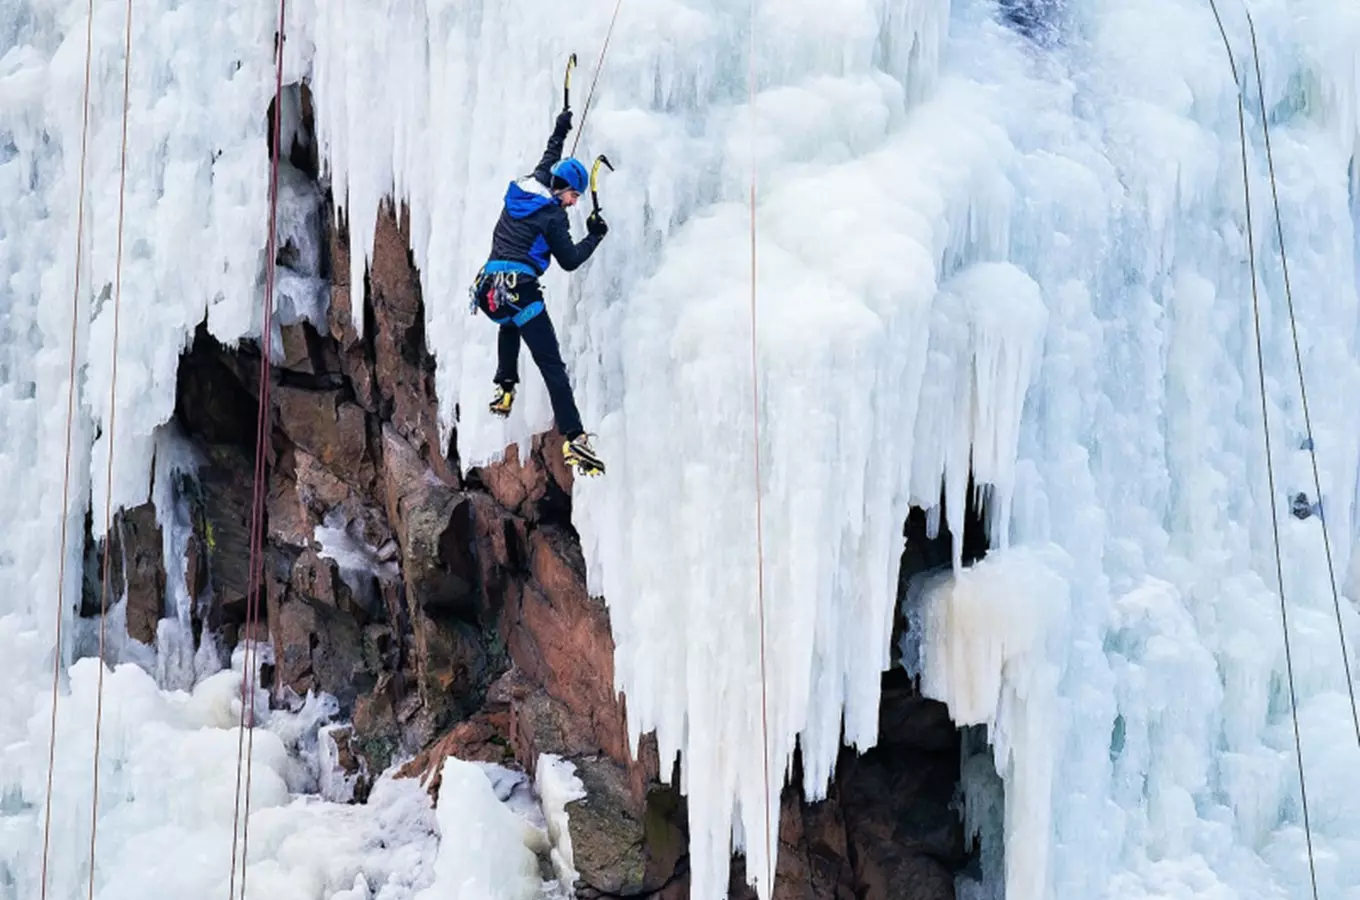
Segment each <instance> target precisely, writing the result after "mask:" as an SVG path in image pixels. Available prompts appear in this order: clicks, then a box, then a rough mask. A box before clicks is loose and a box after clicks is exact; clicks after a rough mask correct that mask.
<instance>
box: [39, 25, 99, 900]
mask: <svg viewBox="0 0 1360 900" xmlns="http://www.w3.org/2000/svg"><path fill="white" fill-rule="evenodd" d="M93 56H94V0H89V3H88V5H87V8H86V11H85V89H84V94H83V99H82V100H81V103H82V113H81V123H80V176H79V187H78V189H77V197H76V253H75V256H76V261H75V266H74V271H75V285H74V287H72V289H71V361H70V371H69V372H68V374H67V379H68V386H67V392H66V463H65V466H66V468H65V474H64V475H63V476H62V482H61V549H60V551H59V552H58V557H57V559H58V562H57V603H56V607H57V625H56V635H55V637H54V639H53V640H54V647H53V650H52V730H51V733H50V735H49V738H48V744H47V804H46V809H45V810H44V812H43V849H42V887H41V896H42V900H47V863H48V859H49V856H50V853H51V846H52V784H53V776H54V773H55V771H56V766H57V698H58V697H59V696H60V690H59V687H60V685H61V655H62V653H61V625H62V618H63V616H62V614H63V612H64V609H63V594H64V588H65V586H66V539H67V534H66V530H67V518H68V510H69V508H70V502H71V432H72V427H73V424H74V422H75V409H76V336H77V331H78V324H77V323H78V322H79V318H80V261H81V251H82V250H83V249H84V246H83V245H84V236H85V160H86V156H87V149H88V147H89V135H90V61H91V59H92V58H93Z"/></svg>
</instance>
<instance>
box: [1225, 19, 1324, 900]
mask: <svg viewBox="0 0 1360 900" xmlns="http://www.w3.org/2000/svg"><path fill="white" fill-rule="evenodd" d="M1209 6H1210V7H1211V8H1212V9H1213V13H1214V19H1215V21H1217V23H1218V30H1219V34H1221V35H1222V37H1223V46H1224V49H1225V50H1226V51H1227V54H1228V63H1229V65H1230V66H1231V67H1232V76H1233V82H1234V83H1235V84H1236V85H1237V130H1238V143H1239V145H1240V147H1241V156H1242V194H1243V198H1244V204H1245V207H1246V219H1247V222H1246V224H1247V257H1248V263H1249V265H1250V268H1251V305H1252V323H1253V326H1254V329H1255V336H1256V372H1257V378H1258V382H1259V387H1260V392H1261V432H1262V437H1263V439H1264V442H1265V453H1266V479H1267V485H1268V488H1269V494H1268V496H1269V498H1270V503H1269V506H1270V528H1271V539H1272V542H1273V546H1274V549H1275V580H1276V589H1277V591H1278V592H1279V598H1280V626H1281V630H1282V632H1283V636H1284V659H1285V676H1286V681H1287V682H1288V685H1289V712H1290V718H1291V720H1292V722H1293V726H1294V757H1295V761H1296V762H1297V763H1298V772H1299V797H1300V801H1301V808H1302V813H1303V833H1304V838H1305V840H1306V843H1307V850H1308V876H1309V879H1310V881H1311V884H1312V894H1313V900H1317V898H1318V886H1317V865H1316V863H1315V861H1314V854H1313V829H1312V822H1311V818H1310V816H1309V809H1308V781H1307V777H1306V775H1305V769H1304V764H1303V737H1302V732H1301V730H1300V727H1299V704H1298V692H1297V690H1296V688H1295V679H1294V655H1293V648H1292V646H1291V642H1290V639H1289V604H1288V603H1287V601H1286V599H1285V590H1284V562H1283V558H1282V554H1281V551H1280V521H1279V512H1278V510H1277V509H1276V508H1275V465H1274V461H1273V457H1272V455H1271V442H1270V411H1269V405H1268V403H1267V402H1266V375H1265V356H1264V352H1263V351H1262V347H1261V299H1260V288H1259V286H1258V284H1257V277H1256V236H1255V229H1254V227H1253V224H1252V215H1251V179H1250V168H1249V166H1248V163H1247V116H1246V104H1245V101H1244V100H1243V99H1242V92H1243V90H1244V86H1243V84H1242V79H1241V77H1240V76H1239V74H1238V71H1237V60H1236V58H1235V57H1234V56H1233V52H1232V43H1231V42H1230V41H1229V40H1228V32H1227V29H1226V28H1225V27H1224V25H1223V17H1222V16H1221V15H1220V14H1219V10H1218V3H1217V0H1209ZM1243 11H1244V12H1246V15H1247V19H1248V21H1250V20H1251V11H1250V10H1248V9H1246V4H1245V2H1244V3H1243ZM1253 33H1254V26H1253ZM1252 49H1253V52H1255V50H1256V47H1255V43H1254V41H1253V45H1252ZM1258 73H1259V69H1258ZM1258 78H1259V74H1258ZM1263 102H1264V101H1263ZM1272 177H1273V176H1272Z"/></svg>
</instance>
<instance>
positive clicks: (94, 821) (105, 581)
mask: <svg viewBox="0 0 1360 900" xmlns="http://www.w3.org/2000/svg"><path fill="white" fill-rule="evenodd" d="M125 32H126V33H125V35H124V46H123V135H122V150H121V152H120V155H119V159H118V249H117V251H116V255H115V258H114V275H113V362H112V366H111V372H110V375H109V449H108V460H107V468H106V470H105V471H106V474H105V485H104V566H103V573H102V574H101V576H100V579H99V657H98V659H99V680H98V682H97V687H96V689H95V712H94V788H93V791H92V796H91V800H90V874H89V893H88V895H87V896H88V897H89V900H94V872H95V838H96V837H97V835H98V833H99V748H100V740H101V737H102V733H103V721H104V646H105V633H106V630H107V624H108V612H109V565H110V561H111V560H112V558H113V449H114V429H115V426H116V425H117V421H118V403H117V397H118V331H119V319H120V318H121V316H120V313H121V311H122V305H123V213H124V209H125V205H126V204H125V200H126V197H127V134H128V95H129V87H130V85H131V79H132V0H127V25H126V29H125Z"/></svg>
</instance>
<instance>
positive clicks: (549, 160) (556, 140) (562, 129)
mask: <svg viewBox="0 0 1360 900" xmlns="http://www.w3.org/2000/svg"><path fill="white" fill-rule="evenodd" d="M569 131H571V114H570V113H567V112H565V111H564V112H563V113H561V114H559V115H558V117H557V126H556V127H555V128H553V133H552V136H551V137H549V138H548V146H547V148H546V149H545V150H544V151H543V158H542V159H540V160H539V161H538V165H537V166H536V167H535V168H534V177H535V178H537V179H538V180H539V181H540V182H542V183H543V184H545V185H546V184H550V183H551V182H552V167H553V164H554V163H555V162H557V161H558V160H559V159H561V158H562V146H563V145H564V144H565V143H566V142H567V132H569Z"/></svg>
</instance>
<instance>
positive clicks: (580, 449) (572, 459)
mask: <svg viewBox="0 0 1360 900" xmlns="http://www.w3.org/2000/svg"><path fill="white" fill-rule="evenodd" d="M562 456H563V457H564V458H565V459H566V461H567V465H569V466H572V467H574V468H575V469H576V471H577V473H578V474H581V475H590V476H592V477H593V476H596V475H603V474H604V460H602V459H600V457H599V456H598V455H597V454H596V453H595V451H594V450H593V449H592V448H591V446H590V438H589V437H588V436H586V435H584V434H580V435H577V436H576V437H574V438H572V439H571V440H568V441H563V442H562Z"/></svg>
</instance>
